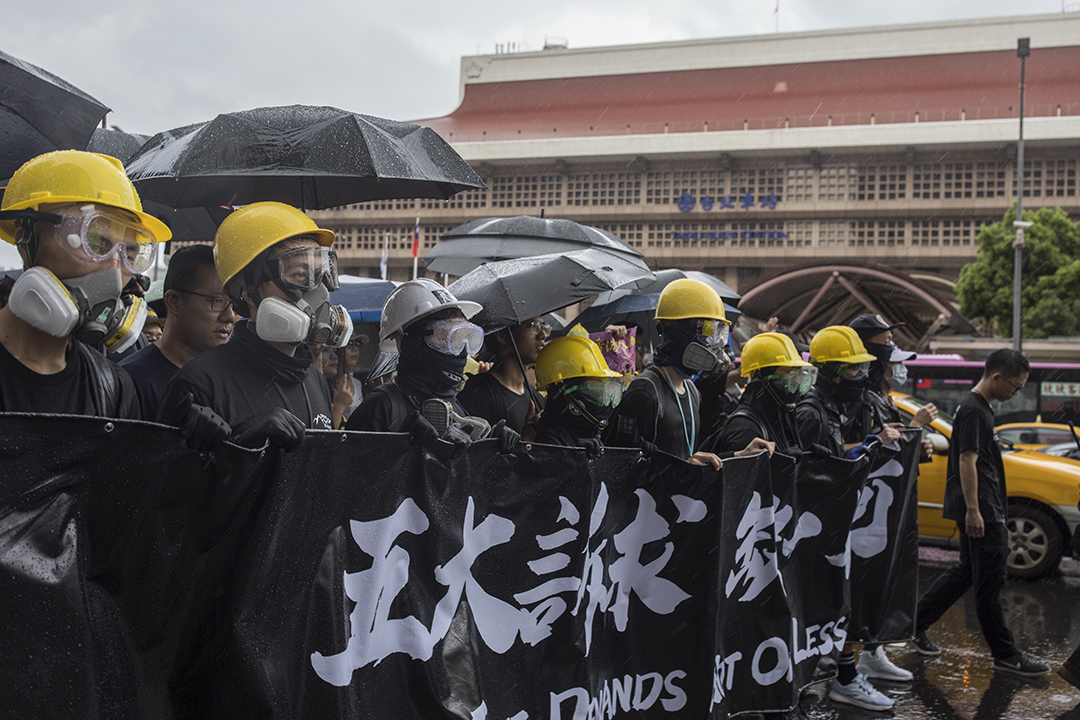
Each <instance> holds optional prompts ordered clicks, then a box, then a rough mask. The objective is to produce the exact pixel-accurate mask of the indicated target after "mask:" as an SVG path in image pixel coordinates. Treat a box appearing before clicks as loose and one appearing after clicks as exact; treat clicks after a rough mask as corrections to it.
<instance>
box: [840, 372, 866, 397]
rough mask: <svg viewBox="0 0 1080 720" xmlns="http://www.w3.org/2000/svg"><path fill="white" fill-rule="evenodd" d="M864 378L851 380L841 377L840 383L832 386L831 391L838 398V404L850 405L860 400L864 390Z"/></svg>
mask: <svg viewBox="0 0 1080 720" xmlns="http://www.w3.org/2000/svg"><path fill="white" fill-rule="evenodd" d="M866 382H867V381H866V378H861V379H859V380H852V379H851V378H846V377H842V378H840V382H839V383H837V384H834V385H833V391H834V392H835V393H836V396H837V397H838V398H840V402H843V403H850V402H855V401H856V400H861V399H862V394H863V391H864V390H866Z"/></svg>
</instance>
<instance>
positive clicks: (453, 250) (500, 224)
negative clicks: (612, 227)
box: [424, 215, 643, 275]
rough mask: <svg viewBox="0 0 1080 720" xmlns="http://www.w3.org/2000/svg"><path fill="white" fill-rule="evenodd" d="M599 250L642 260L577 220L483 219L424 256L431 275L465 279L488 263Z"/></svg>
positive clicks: (613, 238)
mask: <svg viewBox="0 0 1080 720" xmlns="http://www.w3.org/2000/svg"><path fill="white" fill-rule="evenodd" d="M587 248H597V249H600V250H604V251H606V252H609V253H612V254H614V255H618V256H619V257H624V258H627V259H630V260H634V259H640V258H642V257H643V256H642V254H641V253H640V252H638V251H637V250H635V249H634V248H632V247H631V246H630V245H628V244H626V243H625V242H623V241H622V240H620V239H619V238H618V237H616V236H615V235H612V234H611V233H609V232H608V231H607V230H601V229H600V228H594V227H591V226H589V225H582V224H580V223H576V222H574V221H573V220H547V219H544V218H538V217H532V216H531V215H519V216H517V217H508V218H480V219H479V220H470V221H469V222H467V223H465V224H464V225H461V226H459V227H456V228H454V229H453V230H451V231H450V232H448V233H446V234H445V235H443V236H442V237H441V238H440V239H439V242H437V243H436V244H435V247H433V248H431V250H430V251H428V254H427V255H425V256H424V265H425V266H426V267H427V269H428V270H431V271H432V272H440V273H446V274H447V275H464V274H465V273H467V272H469V271H470V270H473V269H475V268H477V267H479V266H480V265H482V264H483V263H485V262H491V261H494V260H510V259H513V258H522V257H531V256H533V255H549V254H551V253H559V252H573V251H574V250H584V249H587Z"/></svg>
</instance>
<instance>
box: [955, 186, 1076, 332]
mask: <svg viewBox="0 0 1080 720" xmlns="http://www.w3.org/2000/svg"><path fill="white" fill-rule="evenodd" d="M1015 219H1016V206H1015V205H1014V206H1013V207H1012V208H1010V209H1009V211H1008V212H1006V213H1005V217H1004V218H1003V219H1002V220H1001V222H997V223H994V224H993V225H986V226H984V227H983V228H982V230H981V231H979V237H978V240H977V242H978V245H979V251H978V257H977V258H976V260H975V262H973V263H969V264H967V265H965V266H964V267H963V268H962V269H961V270H960V280H958V281H957V283H956V294H957V296H958V297H959V299H960V312H962V313H963V314H964V315H966V316H968V317H969V318H983V319H985V320H986V321H987V322H988V323H989V324H990V326H991V327H992V328H993V330H994V332H995V333H996V334H997V335H999V336H1001V337H1012V317H1013V311H1012V306H1013V266H1014V252H1015V251H1014V250H1013V246H1012V244H1013V240H1014V239H1015V237H1016V231H1015V230H1014V228H1013V221H1014V220H1015ZM1024 219H1025V220H1026V221H1028V222H1030V223H1032V226H1031V227H1030V228H1029V229H1028V230H1027V232H1026V233H1025V235H1024V240H1025V247H1024V261H1023V274H1022V277H1021V293H1020V295H1021V300H1022V303H1023V305H1022V308H1021V313H1022V317H1021V319H1020V324H1021V332H1022V333H1023V336H1024V337H1025V338H1045V337H1049V336H1051V335H1074V336H1075V335H1080V223H1074V222H1072V221H1071V220H1069V216H1068V215H1066V214H1065V211H1064V210H1062V209H1061V208H1042V209H1040V210H1036V211H1034V212H1025V213H1024Z"/></svg>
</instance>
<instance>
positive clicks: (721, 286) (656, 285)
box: [638, 268, 742, 319]
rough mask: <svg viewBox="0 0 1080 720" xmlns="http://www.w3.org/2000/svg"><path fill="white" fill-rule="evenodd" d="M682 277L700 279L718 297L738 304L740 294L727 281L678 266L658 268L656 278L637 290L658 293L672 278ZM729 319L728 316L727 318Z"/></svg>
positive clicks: (740, 297)
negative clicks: (681, 268) (665, 268)
mask: <svg viewBox="0 0 1080 720" xmlns="http://www.w3.org/2000/svg"><path fill="white" fill-rule="evenodd" d="M682 278H689V279H691V280H700V281H701V282H703V283H705V284H706V285H708V286H709V287H711V288H712V289H713V290H715V291H716V294H717V295H719V296H720V299H721V300H723V301H724V302H726V303H729V304H731V305H738V304H739V300H741V299H742V296H741V295H739V293H737V292H735V291H734V290H732V289H731V286H729V285H728V284H727V283H725V282H723V281H722V280H720V279H718V278H717V277H715V276H713V275H710V274H709V273H703V272H699V271H697V270H680V269H678V268H670V269H668V270H658V271H657V272H656V279H655V280H653V281H652V282H651V283H645V284H644V285H642V286H640V287H639V288H638V292H642V293H659V292H661V291H662V290H663V289H664V288H665V287H667V286H668V283H670V282H672V281H673V280H681V279H682ZM729 319H730V318H729Z"/></svg>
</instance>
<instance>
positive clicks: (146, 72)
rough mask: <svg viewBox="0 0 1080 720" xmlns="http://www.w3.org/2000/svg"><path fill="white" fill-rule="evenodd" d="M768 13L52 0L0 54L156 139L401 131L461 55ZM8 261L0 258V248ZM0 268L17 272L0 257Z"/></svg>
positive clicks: (684, 6)
mask: <svg viewBox="0 0 1080 720" xmlns="http://www.w3.org/2000/svg"><path fill="white" fill-rule="evenodd" d="M776 6H777V3H776V0H744V1H743V2H735V1H733V0H721V1H720V2H711V3H710V2H702V0H576V1H575V2H564V1H563V0H546V1H544V2H536V1H531V2H521V1H520V0H470V1H468V2H445V0H398V2H389V1H387V0H384V1H383V2H378V3H373V2H370V1H369V0H308V2H306V3H299V2H295V0H290V1H289V2H283V1H282V0H258V1H257V2H255V1H252V2H239V1H237V0H215V1H213V2H210V1H208V0H174V1H173V2H168V3H164V2H160V0H110V2H104V3H94V2H86V0H52V2H50V3H48V4H47V5H39V4H37V3H33V2H16V3H8V4H7V7H5V9H4V13H3V18H4V26H5V27H6V28H7V29H8V32H5V33H4V39H3V40H2V41H0V49H3V50H4V51H5V52H7V53H10V54H11V55H15V56H16V57H19V58H22V59H23V60H27V61H29V62H32V63H34V64H35V65H39V66H41V67H43V68H45V69H46V70H49V71H50V72H52V73H54V74H56V75H59V76H60V77H62V78H64V79H65V80H67V81H69V82H71V83H73V84H74V85H76V86H77V87H80V88H82V89H83V90H85V91H86V92H88V93H89V94H91V95H93V96H94V97H96V98H97V99H98V100H100V101H102V102H103V103H104V104H105V105H107V106H109V107H111V108H112V110H113V112H112V113H111V114H110V115H109V116H108V123H109V125H110V126H114V125H115V126H119V127H120V128H122V129H124V130H126V131H128V132H138V133H145V134H153V133H155V132H158V131H160V130H166V129H169V128H172V127H178V126H181V125H186V124H188V123H193V122H199V121H202V120H208V119H210V118H213V117H214V116H215V115H217V114H219V113H222V112H231V111H234V110H246V109H250V108H254V107H260V106H265V105H290V104H293V103H301V104H317V105H332V106H335V107H339V108H343V109H345V110H351V111H354V112H360V113H365V114H369V115H378V116H382V117H388V118H393V119H395V120H413V119H419V118H430V117H438V116H441V115H446V114H449V113H450V112H452V111H453V110H454V108H455V106H456V105H457V102H458V72H459V67H460V58H461V56H462V55H475V54H478V53H492V52H494V50H495V45H496V43H501V44H507V43H516V44H517V45H518V47H520V48H521V49H522V50H540V49H542V48H543V46H544V40H545V38H548V37H559V38H564V39H565V40H566V41H568V42H569V44H570V47H572V48H582V47H590V46H597V45H616V44H625V43H644V42H661V41H671V40H688V39H693V38H708V37H731V36H738V35H755V34H769V33H773V32H775V30H776V26H777V16H776V14H775V13H774V10H775V8H776ZM1061 9H1062V2H1061V0H1024V1H1023V2H1019V1H1018V0H904V1H903V2H892V3H880V2H871V1H868V0H780V10H779V28H780V31H781V32H797V31H804V30H824V29H829V28H838V27H856V26H869V25H893V24H902V23H916V22H931V21H938V20H956V19H965V18H977V17H991V16H1007V15H1019V14H1036V13H1053V12H1060V11H1061ZM5 249H6V248H5ZM0 265H7V266H9V267H10V266H11V265H12V263H11V261H10V260H9V259H8V258H7V256H6V255H3V253H2V252H0Z"/></svg>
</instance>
